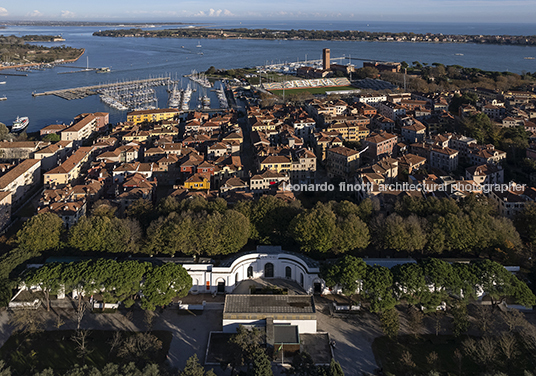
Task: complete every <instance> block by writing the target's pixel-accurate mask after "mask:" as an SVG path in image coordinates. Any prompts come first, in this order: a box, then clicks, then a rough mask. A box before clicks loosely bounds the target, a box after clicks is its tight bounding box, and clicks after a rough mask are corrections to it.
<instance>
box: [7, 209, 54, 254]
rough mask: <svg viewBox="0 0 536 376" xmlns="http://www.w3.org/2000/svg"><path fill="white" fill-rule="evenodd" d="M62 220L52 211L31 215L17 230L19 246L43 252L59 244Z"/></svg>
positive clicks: (26, 249) (27, 249)
mask: <svg viewBox="0 0 536 376" xmlns="http://www.w3.org/2000/svg"><path fill="white" fill-rule="evenodd" d="M62 231H63V221H62V220H61V218H60V217H58V216H57V215H56V214H53V213H40V214H37V215H34V216H33V217H31V218H30V219H29V220H28V221H26V222H25V223H24V225H23V226H22V229H20V230H19V231H18V232H17V242H18V244H19V247H20V248H21V249H23V250H25V251H31V252H44V251H50V250H53V249H58V248H59V246H60V239H61V233H62Z"/></svg>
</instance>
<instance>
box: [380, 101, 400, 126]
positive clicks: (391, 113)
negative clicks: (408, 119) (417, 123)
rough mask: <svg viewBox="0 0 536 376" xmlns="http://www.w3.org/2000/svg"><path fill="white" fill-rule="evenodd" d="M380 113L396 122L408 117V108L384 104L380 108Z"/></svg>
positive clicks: (394, 104)
mask: <svg viewBox="0 0 536 376" xmlns="http://www.w3.org/2000/svg"><path fill="white" fill-rule="evenodd" d="M379 112H380V114H382V115H383V116H385V117H387V118H389V119H391V120H393V121H395V122H396V121H397V120H399V119H400V118H401V117H404V116H406V107H404V106H402V105H400V104H397V103H393V102H382V103H380V106H379Z"/></svg>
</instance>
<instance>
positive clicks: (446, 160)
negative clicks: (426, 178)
mask: <svg viewBox="0 0 536 376" xmlns="http://www.w3.org/2000/svg"><path fill="white" fill-rule="evenodd" d="M458 154H459V152H458V150H454V149H451V148H449V147H445V148H438V147H433V148H432V149H431V150H430V160H429V161H428V162H429V164H430V167H431V168H437V169H440V170H443V171H446V172H452V171H454V170H456V169H457V168H458Z"/></svg>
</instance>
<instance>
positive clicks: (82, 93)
mask: <svg viewBox="0 0 536 376" xmlns="http://www.w3.org/2000/svg"><path fill="white" fill-rule="evenodd" d="M169 80H170V78H169V77H159V78H146V79H143V80H134V81H124V82H114V83H111V84H100V85H93V86H82V87H76V88H71V89H61V90H52V91H45V92H42V93H32V95H33V96H34V97H42V96H44V95H55V96H57V97H60V98H63V99H67V100H73V99H82V98H85V97H87V96H90V95H94V94H98V93H97V91H98V90H100V89H106V88H113V87H117V86H118V85H123V86H125V85H139V84H150V85H165V84H167V83H168V82H169Z"/></svg>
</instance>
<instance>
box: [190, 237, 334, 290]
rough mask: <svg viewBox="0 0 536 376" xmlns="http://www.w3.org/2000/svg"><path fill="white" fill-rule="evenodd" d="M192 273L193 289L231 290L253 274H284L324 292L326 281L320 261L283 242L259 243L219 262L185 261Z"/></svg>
mask: <svg viewBox="0 0 536 376" xmlns="http://www.w3.org/2000/svg"><path fill="white" fill-rule="evenodd" d="M183 266H184V267H185V268H186V270H187V271H188V274H189V275H190V276H191V277H192V289H191V290H190V292H191V293H194V294H195V293H207V292H210V293H217V292H220V293H224V292H225V293H230V292H232V291H233V290H234V288H235V287H236V286H237V285H238V284H239V283H240V282H241V281H244V280H247V279H252V278H264V279H268V280H269V279H271V278H284V279H289V280H292V281H294V282H296V283H298V284H299V285H300V286H301V287H302V288H303V289H304V290H305V292H307V293H308V294H313V293H322V292H323V290H324V288H325V283H324V281H323V280H322V279H321V278H320V277H319V276H318V274H319V273H320V269H319V264H318V262H316V261H314V260H312V259H310V258H308V257H306V256H303V255H299V254H294V253H290V252H286V251H283V250H282V249H281V247H280V246H258V247H257V249H256V250H255V251H252V252H247V253H241V254H238V255H235V256H234V257H231V258H229V259H227V260H224V261H223V262H221V263H220V264H219V265H218V266H214V265H212V264H210V263H206V264H184V265H183Z"/></svg>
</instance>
